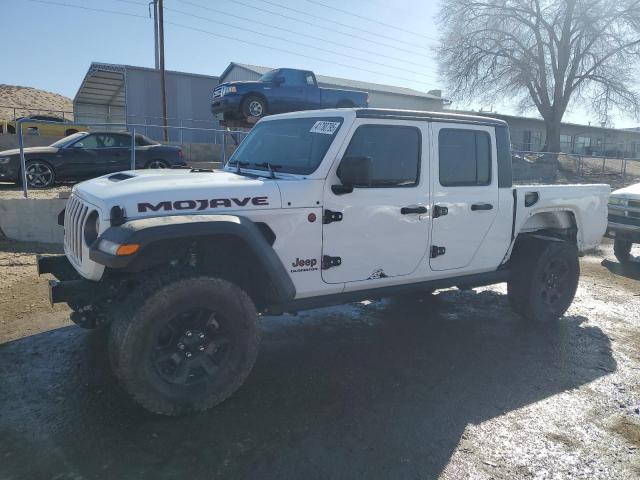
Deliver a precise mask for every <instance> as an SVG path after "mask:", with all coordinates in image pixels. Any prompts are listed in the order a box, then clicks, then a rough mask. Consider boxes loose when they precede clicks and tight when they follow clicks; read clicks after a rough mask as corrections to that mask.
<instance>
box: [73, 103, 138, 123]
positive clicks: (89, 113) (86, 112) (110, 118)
mask: <svg viewBox="0 0 640 480" xmlns="http://www.w3.org/2000/svg"><path fill="white" fill-rule="evenodd" d="M73 115H74V118H75V121H76V122H78V123H126V115H125V108H124V107H112V106H109V105H94V104H87V103H74V104H73Z"/></svg>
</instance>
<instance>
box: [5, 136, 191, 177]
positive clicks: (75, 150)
mask: <svg viewBox="0 0 640 480" xmlns="http://www.w3.org/2000/svg"><path fill="white" fill-rule="evenodd" d="M24 153H25V160H26V167H27V168H26V174H27V185H28V186H29V187H30V188H46V187H50V186H51V185H53V184H54V182H56V181H60V180H82V179H86V178H93V177H99V176H100V175H105V174H107V173H112V172H119V171H122V170H130V169H131V134H129V133H126V132H91V133H87V132H78V133H74V134H73V135H69V136H68V137H65V138H63V139H61V140H58V141H57V142H55V143H53V144H51V145H50V146H48V147H31V148H25V149H24ZM173 166H186V163H185V161H184V158H183V156H182V150H181V149H180V147H177V146H172V145H162V144H160V143H158V142H155V141H153V140H151V139H150V138H147V137H145V136H144V135H136V168H170V167H173ZM0 181H9V182H16V183H21V181H22V179H21V175H20V150H19V149H15V150H5V151H4V152H0Z"/></svg>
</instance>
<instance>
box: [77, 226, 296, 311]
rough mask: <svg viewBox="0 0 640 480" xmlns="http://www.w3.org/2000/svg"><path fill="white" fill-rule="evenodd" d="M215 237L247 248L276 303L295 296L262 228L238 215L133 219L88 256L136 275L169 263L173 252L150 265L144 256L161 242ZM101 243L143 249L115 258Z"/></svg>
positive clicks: (110, 233) (109, 233)
mask: <svg viewBox="0 0 640 480" xmlns="http://www.w3.org/2000/svg"><path fill="white" fill-rule="evenodd" d="M216 235H225V236H234V237H237V238H238V239H239V240H241V241H243V242H244V244H246V245H247V247H248V248H249V249H250V250H251V253H253V254H254V255H255V258H256V259H257V261H258V262H260V263H261V265H262V267H263V268H264V270H265V272H267V275H268V276H269V280H270V283H271V284H272V285H273V287H274V291H275V292H276V296H277V298H276V299H274V300H276V301H278V302H279V301H288V300H292V299H293V298H294V297H295V294H296V290H295V286H294V285H293V282H292V281H291V278H290V277H289V275H288V274H287V271H286V269H285V268H284V266H283V265H282V262H281V261H280V258H279V257H278V255H277V254H276V252H275V251H274V250H273V248H272V247H271V245H270V244H269V242H267V240H266V239H265V237H264V235H263V234H262V233H261V231H260V230H259V228H258V227H257V226H256V225H255V223H253V222H252V221H251V220H249V219H247V218H245V217H241V216H236V215H175V216H167V217H153V218H142V219H138V220H131V221H129V222H127V223H125V224H123V225H120V226H116V227H111V228H109V229H107V230H106V231H105V232H104V233H103V234H102V235H100V237H98V238H97V239H96V240H95V241H94V242H93V244H92V245H91V249H90V253H89V256H90V258H91V260H93V261H94V262H97V263H100V264H102V265H105V266H106V267H109V268H113V269H122V270H126V271H131V272H137V271H142V270H146V269H148V268H151V267H153V266H156V265H158V264H161V263H162V262H163V261H164V262H166V260H167V257H168V256H169V255H170V254H171V253H173V252H167V255H153V256H152V259H151V263H150V261H149V259H148V258H145V255H144V253H145V251H149V249H150V248H152V247H153V246H154V245H158V244H159V242H163V241H167V240H172V241H178V242H181V243H182V242H184V244H188V241H189V239H195V238H202V237H215V236H216ZM101 240H108V241H111V242H114V243H117V244H137V245H140V248H139V249H138V251H137V252H136V253H135V254H133V255H128V256H115V255H111V254H108V253H105V252H103V251H100V250H98V245H99V243H100V241H101Z"/></svg>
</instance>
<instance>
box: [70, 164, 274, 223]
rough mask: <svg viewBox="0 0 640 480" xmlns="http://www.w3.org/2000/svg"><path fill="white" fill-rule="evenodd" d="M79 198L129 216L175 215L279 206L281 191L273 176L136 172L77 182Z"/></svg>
mask: <svg viewBox="0 0 640 480" xmlns="http://www.w3.org/2000/svg"><path fill="white" fill-rule="evenodd" d="M74 194H75V195H78V196H80V197H81V198H83V199H85V200H86V201H88V202H90V203H92V204H94V205H97V206H99V207H100V209H101V210H102V212H104V213H108V212H109V211H110V209H111V207H114V206H119V207H122V208H124V210H125V214H126V216H127V217H128V218H139V217H146V216H158V215H169V214H174V215H175V214H176V213H185V214H189V213H212V212H219V211H227V210H228V211H233V210H246V209H251V210H255V209H269V208H280V206H281V199H280V190H279V188H278V185H277V183H276V182H275V181H274V180H272V179H268V178H262V177H259V178H251V177H246V176H243V175H237V174H235V173H231V172H224V171H214V172H191V171H189V170H186V169H185V170H136V171H128V172H120V173H116V174H110V175H106V176H104V177H100V178H95V179H93V180H88V181H86V182H82V183H80V184H78V185H77V186H76V187H75V188H74Z"/></svg>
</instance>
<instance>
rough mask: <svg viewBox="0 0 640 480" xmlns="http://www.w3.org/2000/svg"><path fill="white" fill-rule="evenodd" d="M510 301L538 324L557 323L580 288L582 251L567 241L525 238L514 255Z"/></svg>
mask: <svg viewBox="0 0 640 480" xmlns="http://www.w3.org/2000/svg"><path fill="white" fill-rule="evenodd" d="M510 269H511V274H510V279H509V281H508V284H507V291H508V297H509V302H510V303H511V307H512V308H513V310H514V311H516V312H517V313H519V314H520V315H522V316H523V317H524V318H526V319H527V320H530V321H532V322H537V323H545V322H551V321H553V320H557V319H559V318H560V317H562V315H564V313H565V312H566V311H567V309H568V308H569V306H570V305H571V302H572V301H573V297H574V296H575V294H576V290H577V288H578V280H579V277H580V263H579V261H578V250H577V248H576V246H575V245H573V244H572V243H570V242H567V241H553V240H548V241H545V240H539V239H523V240H521V241H519V242H518V243H517V245H516V247H515V249H514V251H513V253H512V255H511V261H510Z"/></svg>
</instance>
